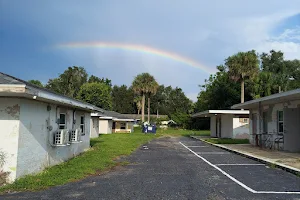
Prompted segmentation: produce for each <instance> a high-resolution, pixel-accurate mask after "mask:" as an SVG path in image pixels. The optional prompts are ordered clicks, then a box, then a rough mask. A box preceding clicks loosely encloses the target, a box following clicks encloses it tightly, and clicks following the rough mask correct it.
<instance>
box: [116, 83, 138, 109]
mask: <svg viewBox="0 0 300 200" xmlns="http://www.w3.org/2000/svg"><path fill="white" fill-rule="evenodd" d="M111 96H112V107H113V110H114V111H116V112H119V113H134V112H135V105H134V101H133V99H134V92H133V90H132V89H131V88H127V86H126V85H121V86H117V85H115V86H114V87H113V88H112V93H111Z"/></svg>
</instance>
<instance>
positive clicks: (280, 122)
mask: <svg viewBox="0 0 300 200" xmlns="http://www.w3.org/2000/svg"><path fill="white" fill-rule="evenodd" d="M277 125H278V133H281V134H282V133H283V111H282V110H280V111H278V112H277Z"/></svg>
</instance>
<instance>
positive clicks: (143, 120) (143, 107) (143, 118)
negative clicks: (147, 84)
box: [142, 94, 145, 122]
mask: <svg viewBox="0 0 300 200" xmlns="http://www.w3.org/2000/svg"><path fill="white" fill-rule="evenodd" d="M142 122H145V94H143V98H142Z"/></svg>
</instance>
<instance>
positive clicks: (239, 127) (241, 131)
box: [232, 117, 249, 139]
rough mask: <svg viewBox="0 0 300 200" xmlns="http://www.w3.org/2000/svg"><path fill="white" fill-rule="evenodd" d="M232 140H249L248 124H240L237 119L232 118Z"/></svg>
mask: <svg viewBox="0 0 300 200" xmlns="http://www.w3.org/2000/svg"><path fill="white" fill-rule="evenodd" d="M232 138H236V139H249V124H248V123H244V122H241V121H240V118H239V117H234V118H233V135H232Z"/></svg>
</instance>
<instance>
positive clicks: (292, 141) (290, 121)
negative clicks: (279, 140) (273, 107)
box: [277, 108, 300, 152]
mask: <svg viewBox="0 0 300 200" xmlns="http://www.w3.org/2000/svg"><path fill="white" fill-rule="evenodd" d="M279 123H281V122H280V120H279V119H277V127H278V129H279V127H280V125H279ZM281 126H283V135H282V136H283V148H284V149H283V150H285V151H290V152H300V108H284V109H283V125H281Z"/></svg>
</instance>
